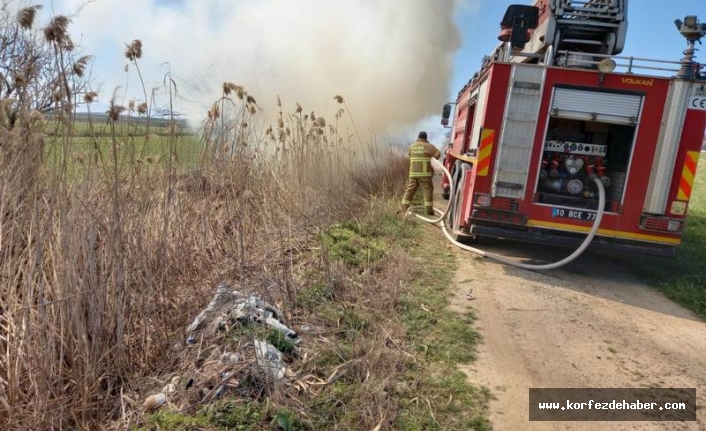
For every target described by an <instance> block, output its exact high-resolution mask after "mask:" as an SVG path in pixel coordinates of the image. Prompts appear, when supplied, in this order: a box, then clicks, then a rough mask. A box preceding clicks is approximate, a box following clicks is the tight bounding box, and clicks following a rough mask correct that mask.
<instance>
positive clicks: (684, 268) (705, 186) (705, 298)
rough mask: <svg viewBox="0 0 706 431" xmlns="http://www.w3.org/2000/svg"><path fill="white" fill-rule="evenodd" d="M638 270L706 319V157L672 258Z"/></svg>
mask: <svg viewBox="0 0 706 431" xmlns="http://www.w3.org/2000/svg"><path fill="white" fill-rule="evenodd" d="M636 267H637V268H636V272H637V274H638V275H639V276H640V277H641V278H643V279H644V280H645V281H646V282H648V283H649V284H651V285H653V286H655V287H657V288H659V289H660V290H661V291H662V292H663V293H664V294H665V295H666V296H667V297H669V298H670V299H672V300H674V301H675V302H677V303H679V304H681V305H683V306H684V307H686V308H688V309H690V310H693V311H694V312H695V313H696V314H697V315H698V316H700V317H701V318H703V319H706V160H704V157H702V159H701V162H700V163H699V172H698V174H697V176H696V184H695V186H694V195H693V197H692V200H691V204H690V208H689V219H688V221H687V224H686V233H685V236H684V243H683V244H682V245H681V246H680V247H679V249H678V251H677V256H676V257H675V258H674V259H664V260H655V261H653V260H649V261H646V262H641V263H639V264H637V265H636Z"/></svg>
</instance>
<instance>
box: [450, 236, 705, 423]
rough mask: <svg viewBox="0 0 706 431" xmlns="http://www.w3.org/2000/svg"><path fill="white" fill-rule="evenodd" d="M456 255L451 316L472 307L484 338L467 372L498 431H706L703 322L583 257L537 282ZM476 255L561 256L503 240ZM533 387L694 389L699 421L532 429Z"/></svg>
mask: <svg viewBox="0 0 706 431" xmlns="http://www.w3.org/2000/svg"><path fill="white" fill-rule="evenodd" d="M449 247H451V246H449ZM452 248H453V249H454V250H456V253H457V259H458V261H459V265H460V268H459V270H458V272H457V274H456V276H455V283H454V290H453V293H454V297H453V300H452V308H454V309H455V310H457V311H459V312H465V311H467V309H468V308H469V306H470V307H472V308H473V309H474V310H475V312H476V315H477V317H478V321H477V322H476V326H477V329H478V330H479V331H480V333H481V335H482V336H483V339H484V340H483V344H482V345H481V346H480V348H479V354H478V361H477V362H476V363H474V364H472V365H471V366H468V367H465V368H464V372H465V373H466V374H467V375H468V378H469V380H470V381H472V382H473V383H474V384H481V385H484V386H486V387H488V388H489V389H490V390H491V391H492V393H493V394H494V396H495V397H496V398H497V399H496V400H495V401H493V402H491V421H492V423H493V426H494V429H495V430H499V431H505V430H511V431H514V430H704V429H706V425H705V423H704V420H703V418H700V416H701V415H702V410H701V409H698V407H699V406H703V405H705V404H704V403H706V399H705V398H704V394H706V323H703V322H701V321H700V320H699V319H697V318H696V317H695V316H694V315H693V314H692V313H690V312H689V311H687V310H685V309H683V308H681V307H679V306H677V305H676V304H674V303H672V302H671V301H669V300H667V299H666V298H665V297H664V296H662V295H661V294H660V293H659V292H657V291H655V290H653V289H650V288H649V287H647V286H645V285H644V284H642V283H640V282H639V281H637V280H636V279H634V278H633V277H631V276H630V275H629V274H627V273H626V271H625V270H623V268H621V267H620V266H619V264H617V263H615V262H614V261H611V260H610V259H607V258H605V257H603V258H602V257H600V256H597V255H590V254H589V255H586V256H584V257H582V258H580V259H579V261H577V262H575V263H573V264H571V265H570V266H568V267H565V268H564V269H561V270H557V271H554V272H550V273H546V274H540V273H533V272H528V271H523V270H519V269H515V268H512V267H507V266H503V265H500V264H496V263H493V262H491V261H487V260H481V259H479V258H476V257H473V256H472V255H471V254H469V253H466V252H463V251H460V250H458V249H457V248H455V247H452ZM481 248H484V249H488V250H489V251H495V252H498V253H502V254H506V255H511V256H523V255H524V256H533V257H537V258H541V259H546V261H556V260H559V259H561V258H562V257H563V255H565V254H566V251H563V253H564V254H560V253H562V251H559V252H556V251H553V250H547V248H546V247H544V248H541V247H537V246H531V245H526V244H512V243H504V242H491V243H490V244H487V243H484V245H483V246H482V247H481ZM469 290H472V291H473V295H474V296H475V298H476V299H475V300H474V301H469V300H468V297H467V292H468V291H469ZM531 387H558V388H580V387H608V388H611V387H612V388H624V387H667V388H670V387H671V388H682V387H687V388H694V387H695V388H697V396H698V400H697V416H699V420H700V421H699V422H697V423H695V422H691V423H671V422H663V423H642V422H621V423H609V422H594V423H577V422H563V423H546V422H545V423H537V422H535V423H530V422H529V421H528V417H529V413H528V409H529V406H528V403H529V388H531Z"/></svg>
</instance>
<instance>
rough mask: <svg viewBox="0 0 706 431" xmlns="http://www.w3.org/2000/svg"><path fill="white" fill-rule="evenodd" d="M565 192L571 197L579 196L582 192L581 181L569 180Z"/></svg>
mask: <svg viewBox="0 0 706 431" xmlns="http://www.w3.org/2000/svg"><path fill="white" fill-rule="evenodd" d="M566 190H567V191H568V192H569V193H571V194H572V195H580V194H581V192H583V181H581V180H571V181H569V183H568V184H567V185H566Z"/></svg>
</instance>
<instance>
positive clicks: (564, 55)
mask: <svg viewBox="0 0 706 431" xmlns="http://www.w3.org/2000/svg"><path fill="white" fill-rule="evenodd" d="M557 54H559V56H557V59H559V58H560V59H561V60H557V66H562V67H569V65H570V64H571V63H579V64H586V65H595V66H597V65H598V64H600V63H601V61H595V60H584V59H582V57H593V58H600V59H611V60H625V61H627V64H624V63H618V62H616V66H617V67H623V68H627V72H626V73H634V72H633V69H644V70H659V71H664V72H679V70H680V67H681V66H682V65H683V62H682V61H669V60H657V59H651V58H641V57H626V56H619V55H606V54H594V53H586V52H579V51H558V52H557ZM635 62H646V63H658V64H674V65H677V66H680V67H679V68H673V69H672V68H666V67H655V66H646V65H642V64H639V63H638V64H635ZM694 65H696V66H697V68H700V66H701V65H700V64H699V63H694Z"/></svg>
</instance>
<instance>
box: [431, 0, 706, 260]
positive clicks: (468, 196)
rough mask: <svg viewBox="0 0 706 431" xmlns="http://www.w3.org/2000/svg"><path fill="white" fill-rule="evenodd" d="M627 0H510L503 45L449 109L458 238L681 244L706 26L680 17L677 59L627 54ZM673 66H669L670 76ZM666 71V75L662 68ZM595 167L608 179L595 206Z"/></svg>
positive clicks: (701, 119) (696, 149)
mask: <svg viewBox="0 0 706 431" xmlns="http://www.w3.org/2000/svg"><path fill="white" fill-rule="evenodd" d="M627 7H628V0H582V1H577V0H536V1H535V2H534V4H533V5H532V6H526V5H512V6H510V7H509V8H508V10H507V12H506V14H505V17H504V18H503V20H502V23H501V32H500V36H499V40H500V41H501V43H500V44H499V46H498V47H497V49H496V50H495V51H494V52H493V53H492V54H491V55H490V56H487V57H485V58H484V60H483V65H482V67H481V69H480V71H478V72H477V73H476V74H475V75H474V76H473V78H472V79H471V80H470V81H469V82H468V84H467V85H466V86H465V87H464V88H463V89H462V90H461V91H460V92H459V94H458V99H457V101H456V102H455V103H449V104H447V105H446V106H444V112H443V115H442V124H443V125H444V126H446V127H449V126H448V125H449V122H450V121H449V120H450V119H451V116H452V113H453V124H452V127H449V128H451V129H452V130H451V139H450V142H449V143H448V148H447V149H446V156H445V159H444V164H445V166H446V167H447V168H448V169H449V171H451V174H452V179H451V181H453V183H454V186H455V187H454V188H453V190H454V196H449V192H450V190H451V188H450V182H449V180H448V179H447V178H444V180H443V183H442V188H443V190H444V195H445V196H444V197H445V198H446V199H449V200H450V204H451V209H450V211H449V215H448V219H447V220H446V222H447V226H449V227H450V228H451V230H452V231H453V235H454V237H456V238H457V239H458V240H459V241H460V240H463V239H466V240H468V239H476V238H478V237H483V236H487V237H496V238H506V239H515V240H521V241H529V242H536V243H544V244H551V245H560V246H578V245H580V244H581V243H582V242H583V240H584V238H585V236H586V233H588V232H589V231H590V230H591V228H592V227H593V222H594V220H596V218H597V214H598V212H599V211H601V212H602V213H603V219H602V222H601V225H600V230H599V231H598V235H597V236H596V238H595V240H594V242H593V244H592V245H591V248H593V249H594V250H595V249H602V250H606V251H617V252H621V253H622V252H636V253H641V254H649V255H658V256H665V255H666V256H669V255H672V254H673V253H674V251H675V249H676V247H677V246H678V245H679V244H680V243H681V239H682V232H683V230H684V223H685V221H686V216H687V212H688V206H689V199H690V197H691V192H692V187H693V185H694V176H695V174H696V169H697V165H698V161H699V155H700V151H701V147H702V143H703V141H704V130H706V79H704V77H703V76H702V74H701V65H700V64H698V63H696V62H695V60H694V58H695V56H694V54H695V51H696V50H695V45H696V43H697V42H700V40H701V38H703V37H704V35H706V24H700V23H699V21H698V19H697V17H695V16H688V17H686V19H685V20H684V21H683V22H682V21H681V20H677V21H675V24H676V26H677V29H678V30H679V31H680V32H681V34H682V35H683V36H684V37H685V38H686V40H687V44H686V45H687V49H686V51H684V56H683V58H682V59H681V60H679V61H660V60H650V59H642V58H634V57H621V56H618V54H620V53H621V52H622V50H623V47H624V45H625V39H626V33H627ZM670 75H671V76H670ZM665 76H669V77H665ZM596 176H597V177H598V178H600V179H601V182H602V184H603V185H604V186H605V195H606V199H605V200H606V203H605V207H604V208H602V209H601V208H598V206H599V199H598V187H599V186H598V185H597V184H596V182H595V181H592V179H593V180H595V178H596Z"/></svg>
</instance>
